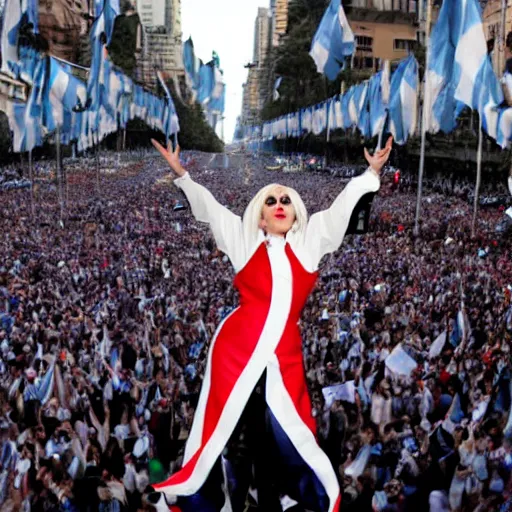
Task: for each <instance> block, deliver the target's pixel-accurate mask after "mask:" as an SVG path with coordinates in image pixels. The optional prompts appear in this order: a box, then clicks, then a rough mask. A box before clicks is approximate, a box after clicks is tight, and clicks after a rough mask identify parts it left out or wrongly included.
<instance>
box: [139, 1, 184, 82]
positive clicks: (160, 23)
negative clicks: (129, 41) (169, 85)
mask: <svg viewBox="0 0 512 512" xmlns="http://www.w3.org/2000/svg"><path fill="white" fill-rule="evenodd" d="M137 9H138V12H139V16H140V18H141V21H142V25H143V28H144V37H143V52H142V57H141V60H140V63H139V70H138V74H139V79H140V80H141V81H143V82H144V83H146V84H148V85H149V86H154V85H155V84H156V82H157V78H156V70H157V69H159V70H161V71H162V72H163V74H164V76H166V77H170V78H176V77H179V76H182V75H184V69H183V59H182V42H181V0H137Z"/></svg>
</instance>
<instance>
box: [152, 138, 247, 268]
mask: <svg viewBox="0 0 512 512" xmlns="http://www.w3.org/2000/svg"><path fill="white" fill-rule="evenodd" d="M152 142H153V145H154V146H155V147H156V149H158V151H159V152H160V154H161V155H162V156H163V157H164V158H165V160H166V161H167V162H168V163H169V166H170V167H171V169H172V170H173V171H174V174H175V175H177V178H176V179H175V180H174V184H175V185H176V186H177V187H178V188H180V189H181V190H183V192H184V193H185V195H186V196H187V200H188V202H189V203H190V207H191V208H192V214H193V215H194V217H195V219H196V220H198V221H199V222H206V223H208V224H209V225H210V228H211V230H212V232H213V236H214V238H215V242H216V244H217V247H218V248H219V249H220V250H221V251H222V252H223V253H225V254H226V255H227V256H228V257H229V259H230V260H231V263H232V264H233V266H234V267H235V270H237V271H238V270H240V269H241V268H242V267H243V266H244V264H245V245H244V243H243V230H242V219H241V218H240V217H239V216H238V215H235V214H234V213H233V212H231V211H230V210H228V209H227V208H226V207H225V206H223V205H221V204H220V203H219V202H218V201H217V200H216V199H215V198H214V197H213V194H212V193H211V192H210V191H209V190H207V189H206V188H205V187H203V186H202V185H199V183H196V182H195V181H194V180H193V179H192V178H191V176H190V174H189V173H188V172H187V171H186V170H185V169H184V168H183V166H182V165H181V163H180V160H179V151H180V150H179V146H178V147H177V148H176V150H175V151H172V147H171V146H170V144H169V147H168V149H167V150H166V149H165V148H164V147H163V146H161V145H160V144H159V143H158V142H156V141H155V140H152Z"/></svg>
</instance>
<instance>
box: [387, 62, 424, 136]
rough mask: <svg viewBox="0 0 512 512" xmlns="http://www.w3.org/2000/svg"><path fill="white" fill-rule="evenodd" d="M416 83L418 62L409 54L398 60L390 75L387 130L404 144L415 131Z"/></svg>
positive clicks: (416, 110)
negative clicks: (398, 62)
mask: <svg viewBox="0 0 512 512" xmlns="http://www.w3.org/2000/svg"><path fill="white" fill-rule="evenodd" d="M418 85H419V77H418V62H417V60H416V59H415V58H414V55H412V54H411V55H409V57H407V58H406V59H404V60H402V61H401V62H400V64H399V65H398V67H397V68H396V70H395V72H394V73H393V76H392V77H391V86H390V98H389V131H390V132H391V134H392V135H393V139H394V142H396V143H397V144H405V143H406V142H407V139H408V138H409V137H412V136H413V135H414V133H415V132H416V126H417V121H418V119H417V118H418V114H417V112H418Z"/></svg>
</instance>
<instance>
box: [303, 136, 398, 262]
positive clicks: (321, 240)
mask: <svg viewBox="0 0 512 512" xmlns="http://www.w3.org/2000/svg"><path fill="white" fill-rule="evenodd" d="M392 144H393V139H392V137H390V138H389V139H388V141H387V143H386V146H385V147H384V149H381V150H379V151H376V153H375V155H373V156H371V155H370V154H369V153H368V151H367V150H366V148H365V150H364V153H365V157H366V160H367V161H368V163H369V165H370V167H369V168H368V170H367V171H366V172H365V173H364V174H362V175H361V176H358V177H357V178H353V179H352V180H350V182H349V183H348V184H347V186H346V187H345V188H344V189H343V191H342V192H341V193H340V194H339V195H338V197H337V198H336V199H335V200H334V202H333V204H332V205H331V207H330V208H328V209H327V210H323V211H321V212H318V213H315V214H314V215H312V216H311V218H310V220H309V223H308V227H307V230H306V238H305V244H306V247H307V250H308V252H309V253H310V254H311V264H312V266H313V268H315V269H316V268H318V264H319V263H320V260H321V259H322V257H323V256H324V255H325V254H328V253H331V252H333V251H336V250H337V249H338V248H339V247H340V245H341V243H342V241H343V238H344V236H345V232H346V231H347V228H348V224H349V222H350V217H351V215H352V211H353V210H354V208H355V207H356V205H357V203H358V202H359V200H360V199H361V198H362V197H363V196H364V195H365V194H368V193H371V192H377V190H379V187H380V171H381V169H382V167H383V166H384V164H385V163H386V161H387V159H388V158H389V154H390V152H391V148H392Z"/></svg>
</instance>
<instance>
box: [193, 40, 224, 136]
mask: <svg viewBox="0 0 512 512" xmlns="http://www.w3.org/2000/svg"><path fill="white" fill-rule="evenodd" d="M183 64H184V67H185V78H186V81H187V85H188V88H189V90H190V91H191V92H192V101H198V102H199V103H200V104H201V106H202V107H203V109H204V112H205V116H206V119H207V121H208V123H209V124H210V126H212V127H213V128H214V129H215V125H216V123H217V121H218V119H219V118H220V117H222V115H223V114H224V107H225V99H226V85H225V84H224V78H223V74H222V71H221V69H220V61H219V57H218V55H217V54H216V53H215V52H213V54H212V60H211V61H210V62H207V63H206V64H204V63H203V61H202V60H201V59H199V58H197V57H196V54H195V51H194V43H193V41H192V38H191V37H190V38H188V39H187V40H186V41H185V42H184V43H183Z"/></svg>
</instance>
